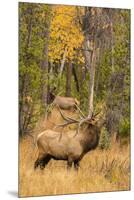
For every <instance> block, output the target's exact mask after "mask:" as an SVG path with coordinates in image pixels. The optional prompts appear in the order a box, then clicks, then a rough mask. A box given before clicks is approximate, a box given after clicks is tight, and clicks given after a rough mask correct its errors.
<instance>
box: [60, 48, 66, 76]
mask: <svg viewBox="0 0 134 200" xmlns="http://www.w3.org/2000/svg"><path fill="white" fill-rule="evenodd" d="M66 53H67V47H65V51H64V54H63V59H62V61H61V66H60V77H61V76H62V72H63V69H64V65H65V60H66Z"/></svg>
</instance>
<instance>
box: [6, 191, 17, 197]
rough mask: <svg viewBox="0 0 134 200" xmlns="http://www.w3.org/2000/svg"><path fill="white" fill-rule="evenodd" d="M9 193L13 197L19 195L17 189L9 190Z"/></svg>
mask: <svg viewBox="0 0 134 200" xmlns="http://www.w3.org/2000/svg"><path fill="white" fill-rule="evenodd" d="M8 194H9V195H11V196H13V197H18V192H17V191H8Z"/></svg>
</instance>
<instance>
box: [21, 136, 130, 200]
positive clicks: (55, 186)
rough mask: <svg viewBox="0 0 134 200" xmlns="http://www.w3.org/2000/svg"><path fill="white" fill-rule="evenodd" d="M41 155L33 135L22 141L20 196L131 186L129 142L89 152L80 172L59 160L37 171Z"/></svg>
mask: <svg viewBox="0 0 134 200" xmlns="http://www.w3.org/2000/svg"><path fill="white" fill-rule="evenodd" d="M37 156H38V150H37V147H35V146H34V145H33V141H32V138H30V137H27V138H25V139H23V140H21V141H20V157H19V159H20V166H19V175H20V179H19V195H20V197H25V196H40V195H56V194H70V193H84V192H101V191H120V190H129V189H130V160H129V158H130V155H129V145H125V146H123V147H120V146H119V144H113V145H112V146H111V148H110V149H108V150H100V149H96V150H94V151H91V152H89V153H88V154H87V155H85V157H84V158H83V159H82V160H81V162H80V169H79V171H78V172H76V171H75V170H74V168H73V167H72V169H71V170H70V171H67V169H66V161H55V160H51V161H50V162H49V163H48V165H47V166H46V168H45V169H44V170H40V169H37V170H36V171H34V169H33V166H34V162H35V160H36V158H37Z"/></svg>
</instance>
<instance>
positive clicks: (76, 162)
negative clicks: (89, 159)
mask: <svg viewBox="0 0 134 200" xmlns="http://www.w3.org/2000/svg"><path fill="white" fill-rule="evenodd" d="M79 166H80V165H79V160H75V161H74V168H75V169H76V170H78V169H79Z"/></svg>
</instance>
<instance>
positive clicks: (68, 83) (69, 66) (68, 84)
mask: <svg viewBox="0 0 134 200" xmlns="http://www.w3.org/2000/svg"><path fill="white" fill-rule="evenodd" d="M71 76H72V62H71V61H70V62H69V63H68V64H67V68H66V96H67V97H70V96H71Z"/></svg>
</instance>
